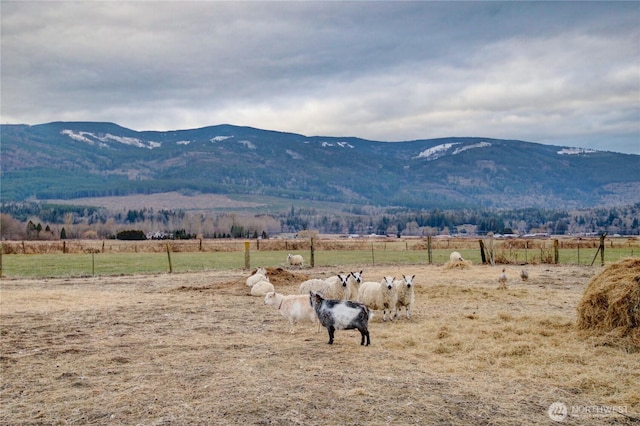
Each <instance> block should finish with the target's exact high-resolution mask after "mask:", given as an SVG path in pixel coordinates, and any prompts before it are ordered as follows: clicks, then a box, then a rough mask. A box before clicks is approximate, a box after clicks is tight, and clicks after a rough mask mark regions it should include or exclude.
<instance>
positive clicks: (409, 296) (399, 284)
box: [394, 275, 416, 319]
mask: <svg viewBox="0 0 640 426" xmlns="http://www.w3.org/2000/svg"><path fill="white" fill-rule="evenodd" d="M415 277H416V276H415V275H411V276H410V277H408V276H406V275H403V276H402V279H401V280H396V281H394V285H395V286H396V291H397V300H396V312H395V315H394V318H400V317H401V315H400V309H402V307H403V306H404V309H405V313H406V316H407V319H409V318H411V307H412V306H413V302H414V301H415V295H414V291H413V279H414V278H415Z"/></svg>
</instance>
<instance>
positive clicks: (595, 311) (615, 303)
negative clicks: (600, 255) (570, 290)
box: [577, 258, 640, 352]
mask: <svg viewBox="0 0 640 426" xmlns="http://www.w3.org/2000/svg"><path fill="white" fill-rule="evenodd" d="M577 309H578V323H577V325H578V328H579V329H581V330H585V331H586V332H587V334H589V335H592V336H600V337H603V338H604V339H605V342H604V343H603V344H607V345H612V346H619V347H622V348H624V349H626V350H628V351H632V352H637V351H640V259H638V258H633V259H624V260H622V261H620V262H618V263H614V264H612V265H609V266H607V267H606V268H605V269H604V270H603V271H602V272H601V273H600V274H598V275H596V276H595V277H594V278H593V279H592V280H591V282H590V283H589V285H588V287H587V290H586V291H585V293H584V296H583V297H582V300H581V301H580V304H579V305H578V308H577Z"/></svg>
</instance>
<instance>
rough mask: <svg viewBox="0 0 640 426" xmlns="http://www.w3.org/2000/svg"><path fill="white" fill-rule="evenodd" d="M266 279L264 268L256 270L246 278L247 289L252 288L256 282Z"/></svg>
mask: <svg viewBox="0 0 640 426" xmlns="http://www.w3.org/2000/svg"><path fill="white" fill-rule="evenodd" d="M266 277H267V270H266V269H265V268H262V267H260V268H258V269H257V270H256V272H255V273H254V274H253V275H251V276H250V277H249V278H247V287H253V285H254V284H255V283H257V282H258V281H262V280H264V279H265V278H266Z"/></svg>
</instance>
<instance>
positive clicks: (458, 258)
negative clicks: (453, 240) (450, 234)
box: [449, 251, 464, 263]
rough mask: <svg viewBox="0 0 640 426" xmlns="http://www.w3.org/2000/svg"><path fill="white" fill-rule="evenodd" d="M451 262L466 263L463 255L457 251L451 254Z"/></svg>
mask: <svg viewBox="0 0 640 426" xmlns="http://www.w3.org/2000/svg"><path fill="white" fill-rule="evenodd" d="M449 261H450V262H452V263H453V262H464V259H463V258H462V255H461V254H460V253H458V252H457V251H454V252H453V253H451V254H450V255H449Z"/></svg>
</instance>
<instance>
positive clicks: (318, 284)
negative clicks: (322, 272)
mask: <svg viewBox="0 0 640 426" xmlns="http://www.w3.org/2000/svg"><path fill="white" fill-rule="evenodd" d="M328 286H329V283H327V281H326V280H323V279H320V278H312V279H310V280H306V281H303V282H302V284H300V294H304V295H309V292H310V291H313V292H314V293H315V292H318V291H324V290H325V289H326V288H327V287H328Z"/></svg>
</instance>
